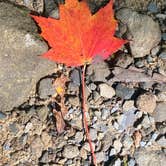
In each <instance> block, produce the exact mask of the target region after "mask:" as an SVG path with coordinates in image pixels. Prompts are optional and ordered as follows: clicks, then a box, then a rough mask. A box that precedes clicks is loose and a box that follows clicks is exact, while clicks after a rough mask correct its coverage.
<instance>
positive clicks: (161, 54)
mask: <svg viewBox="0 0 166 166" xmlns="http://www.w3.org/2000/svg"><path fill="white" fill-rule="evenodd" d="M159 58H161V59H163V60H166V51H163V52H161V53H160V55H159Z"/></svg>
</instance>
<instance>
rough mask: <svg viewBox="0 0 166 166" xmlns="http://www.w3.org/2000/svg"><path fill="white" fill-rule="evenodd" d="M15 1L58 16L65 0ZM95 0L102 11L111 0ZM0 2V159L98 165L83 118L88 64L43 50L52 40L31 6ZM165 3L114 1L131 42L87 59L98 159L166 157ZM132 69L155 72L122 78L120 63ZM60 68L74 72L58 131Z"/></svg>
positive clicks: (131, 161) (155, 160) (120, 161)
mask: <svg viewBox="0 0 166 166" xmlns="http://www.w3.org/2000/svg"><path fill="white" fill-rule="evenodd" d="M10 1H12V2H15V4H18V3H19V4H21V5H26V6H27V7H28V8H30V9H31V10H33V11H37V12H39V13H40V14H41V15H43V16H51V17H54V18H57V17H59V9H58V7H57V6H58V4H59V3H64V2H63V0H60V1H59V0H58V2H57V3H58V4H57V3H55V1H53V0H50V1H48V0H45V1H43V0H37V1H36V0H27V1H26V4H25V1H23V0H19V1H18V0H10ZM43 2H44V3H43ZM90 3H91V5H90V7H91V9H93V11H94V10H95V11H97V9H99V7H100V6H101V5H103V6H104V4H105V3H106V1H105V0H102V1H99V0H95V1H93V2H91V0H90ZM0 4H1V5H0V15H1V14H2V15H3V17H1V18H0V22H1V24H0V29H1V32H2V35H0V36H1V38H2V42H1V43H0V45H2V47H1V53H0V57H1V58H0V64H1V63H2V64H1V65H0V66H1V68H2V69H1V70H0V77H2V78H1V79H0V80H1V81H0V94H1V95H0V147H1V148H0V159H1V160H0V163H1V165H4V166H5V165H19V166H22V165H70V166H75V165H78V166H79V165H84V166H89V165H92V161H91V159H92V155H91V152H90V147H89V144H88V140H87V139H86V133H85V127H84V126H83V117H82V104H81V103H82V94H81V78H80V74H81V68H79V67H66V66H64V65H61V64H58V65H55V64H52V63H51V62H48V61H47V60H44V59H42V58H40V57H38V56H37V55H40V54H42V53H43V52H46V51H47V49H48V47H47V45H46V43H44V41H42V40H41V38H39V37H38V35H36V33H37V27H36V25H35V23H34V22H33V20H32V19H31V18H30V17H27V15H28V14H27V13H28V12H29V11H28V10H27V9H25V8H23V7H18V6H17V5H13V4H12V3H9V2H6V1H5V0H3V1H2V2H0ZM92 4H93V6H92ZM164 4H165V5H166V3H165V1H163V0H158V1H156V2H151V1H150V0H147V1H146V2H145V0H116V1H115V2H114V8H115V11H116V13H117V18H118V19H119V20H120V21H119V26H118V28H117V32H116V34H115V35H117V36H119V37H121V38H124V39H128V40H129V43H127V44H126V45H125V46H124V47H123V48H122V49H121V50H119V51H118V52H116V53H115V54H114V55H113V56H112V57H110V58H109V59H107V60H106V61H103V60H102V59H101V58H99V56H96V58H95V59H94V60H93V61H92V64H87V70H86V75H85V80H86V89H85V90H86V97H87V100H86V108H87V112H86V115H87V121H88V126H89V132H90V135H91V137H92V146H93V147H94V150H95V154H96V157H97V163H98V165H115V166H120V165H129V166H135V165H145V166H146V165H147V166H148V165H154V166H158V165H164V163H165V159H166V158H165V147H166V145H165V143H166V140H165V133H166V126H165V121H166V117H165V108H166V104H165V102H166V96H165V92H166V86H165V85H166V84H165V83H164V82H154V81H152V80H154V79H150V76H154V75H156V74H159V73H160V74H162V75H164V76H165V74H166V61H165V30H166V28H165V22H164V21H165V13H163V11H164V8H163V6H164ZM4 5H5V7H4ZM43 5H44V6H43ZM37 8H38V9H37ZM129 8H131V9H132V10H131V9H129ZM4 9H5V10H4ZM98 12H100V10H99V11H98ZM141 13H144V14H141ZM40 14H39V15H40ZM16 15H17V17H15V16H16ZM4 31H5V33H4ZM1 32H0V33H1ZM4 34H7V35H6V36H4ZM161 35H162V36H161ZM18 36H19V38H18ZM17 38H18V39H19V40H18V39H17ZM13 41H15V42H14V43H13ZM33 44H34V45H33ZM30 45H31V46H30ZM27 46H28V47H27ZM17 48H18V49H17ZM4 55H5V56H4ZM11 57H12V58H11ZM6 64H7V65H6ZM6 66H7V67H6ZM129 70H130V71H131V72H132V71H133V72H134V73H137V72H139V73H141V75H143V76H144V77H145V79H144V80H146V76H147V74H149V75H150V76H149V75H148V80H149V81H148V82H147V81H144V82H143V81H140V82H139V80H141V79H139V78H138V77H137V78H136V77H134V76H133V75H132V74H131V73H129V75H128V74H126V79H121V78H122V77H123V74H121V75H119V74H118V71H121V72H122V73H123V71H125V72H128V71H129ZM61 74H64V75H65V76H67V78H69V79H68V81H67V82H66V85H65V96H64V97H65V98H64V99H65V105H64V106H63V107H65V108H66V112H67V114H64V113H63V112H62V117H60V118H63V119H64V121H65V128H64V131H63V132H62V133H61V134H59V133H58V132H57V128H56V126H57V123H58V125H60V124H59V122H61V121H60V119H58V120H57V119H56V118H55V114H54V113H55V112H54V111H55V110H53V109H56V107H58V106H59V107H60V108H61V107H62V105H59V103H60V102H61V100H62V98H61V96H59V95H57V96H56V93H55V90H54V87H53V85H52V82H53V81H54V79H55V78H56V77H57V76H58V77H59V76H60V75H61ZM118 76H120V78H118ZM158 76H159V77H161V78H162V77H164V76H161V75H158ZM133 77H134V78H135V80H134V81H133ZM12 78H13V79H12ZM116 78H118V79H116ZM128 78H130V79H128ZM109 80H111V81H109ZM21 81H22V82H21ZM155 81H158V80H155ZM52 103H54V106H53V104H52ZM50 105H52V107H50ZM48 106H49V107H48ZM58 110H59V111H61V109H58ZM59 114H61V112H59ZM2 152H3V153H2ZM55 163H56V164H55Z"/></svg>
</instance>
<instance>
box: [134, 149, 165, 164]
mask: <svg viewBox="0 0 166 166" xmlns="http://www.w3.org/2000/svg"><path fill="white" fill-rule="evenodd" d="M134 158H135V160H136V163H137V164H138V165H140V166H142V165H143V166H149V165H154V166H161V165H165V161H166V156H165V154H164V153H162V151H150V150H149V151H148V150H146V149H145V148H140V149H139V150H137V151H136V152H135V154H134Z"/></svg>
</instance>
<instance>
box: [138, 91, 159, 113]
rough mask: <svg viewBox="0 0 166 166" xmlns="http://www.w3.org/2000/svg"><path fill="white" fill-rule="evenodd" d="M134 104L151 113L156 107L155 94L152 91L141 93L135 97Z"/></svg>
mask: <svg viewBox="0 0 166 166" xmlns="http://www.w3.org/2000/svg"><path fill="white" fill-rule="evenodd" d="M136 106H137V108H138V109H139V110H140V111H142V112H147V113H153V111H154V110H155V108H156V96H155V95H153V94H152V93H145V94H142V95H140V96H139V97H138V98H137V100H136Z"/></svg>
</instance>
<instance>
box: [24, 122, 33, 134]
mask: <svg viewBox="0 0 166 166" xmlns="http://www.w3.org/2000/svg"><path fill="white" fill-rule="evenodd" d="M32 128H33V124H32V123H31V122H28V123H27V125H26V126H25V130H24V132H25V133H28V132H29V131H30V130H31V129H32Z"/></svg>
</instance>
